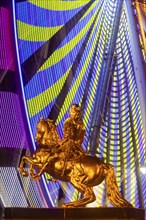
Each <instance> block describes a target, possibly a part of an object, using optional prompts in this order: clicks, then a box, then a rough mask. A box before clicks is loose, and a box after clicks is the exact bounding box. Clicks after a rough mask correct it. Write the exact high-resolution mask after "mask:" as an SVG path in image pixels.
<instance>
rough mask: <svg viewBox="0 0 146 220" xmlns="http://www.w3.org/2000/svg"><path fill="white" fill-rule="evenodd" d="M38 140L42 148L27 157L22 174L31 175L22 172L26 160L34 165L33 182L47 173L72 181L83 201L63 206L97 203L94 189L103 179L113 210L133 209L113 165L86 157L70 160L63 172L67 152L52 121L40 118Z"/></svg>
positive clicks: (25, 157) (23, 160) (32, 169)
mask: <svg viewBox="0 0 146 220" xmlns="http://www.w3.org/2000/svg"><path fill="white" fill-rule="evenodd" d="M36 140H37V142H38V143H40V146H41V148H40V149H39V150H38V151H36V153H34V155H33V157H32V158H30V157H27V156H24V157H23V158H22V161H21V163H20V167H19V170H20V172H21V174H22V175H24V176H27V175H28V172H26V171H24V170H23V165H24V163H25V162H26V161H27V162H29V163H30V164H31V167H30V174H31V176H32V179H37V178H40V176H41V174H42V173H43V172H46V173H49V174H50V175H51V176H52V177H54V178H55V179H59V180H62V181H65V182H70V183H71V184H72V185H73V186H74V187H75V188H76V189H77V190H78V191H79V192H80V193H81V194H82V195H83V197H82V198H81V199H79V200H77V201H74V202H69V203H66V204H63V205H62V207H80V206H85V205H86V204H88V203H91V202H93V201H95V199H96V197H95V194H94V191H93V187H94V186H97V185H99V184H100V183H101V182H102V181H103V180H105V182H106V189H107V196H108V200H109V201H110V203H111V204H112V205H113V206H114V207H133V206H132V205H131V204H130V203H129V202H128V201H126V200H125V199H124V198H123V197H122V196H121V194H120V192H119V190H118V186H117V182H116V178H115V174H114V168H113V166H112V165H110V164H106V163H103V162H102V161H101V160H100V159H99V158H97V157H93V156H90V155H83V156H82V157H81V158H79V159H78V160H76V161H72V160H70V161H67V163H66V166H65V171H64V172H63V170H64V152H62V151H61V147H60V145H59V141H60V140H59V136H58V134H57V130H56V127H55V125H54V123H53V122H52V121H51V120H49V119H47V120H43V119H42V118H41V119H40V121H39V123H38V124H37V134H36ZM33 166H37V167H38V168H39V173H37V174H35V173H34V168H33ZM62 174H63V175H62Z"/></svg>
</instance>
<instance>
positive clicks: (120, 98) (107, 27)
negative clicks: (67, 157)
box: [16, 0, 146, 207]
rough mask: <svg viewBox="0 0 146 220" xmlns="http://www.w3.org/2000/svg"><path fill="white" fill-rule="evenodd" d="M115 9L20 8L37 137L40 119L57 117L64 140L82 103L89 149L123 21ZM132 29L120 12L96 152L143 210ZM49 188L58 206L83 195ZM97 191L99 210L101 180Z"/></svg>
mask: <svg viewBox="0 0 146 220" xmlns="http://www.w3.org/2000/svg"><path fill="white" fill-rule="evenodd" d="M118 4H119V2H118V1H114V0H110V1H108V0H107V1H103V0H96V1H95V0H94V1H92V0H86V1H61V0H60V1H55V2H54V1H45V0H41V1H35V0H30V1H27V2H23V3H18V4H16V15H17V29H18V40H19V53H20V60H21V66H22V77H23V83H24V91H25V97H26V101H27V108H28V113H29V117H30V124H31V128H32V133H33V135H34V136H35V133H36V123H37V122H38V121H39V118H40V116H43V117H44V118H45V117H49V118H51V119H53V120H54V122H55V123H56V124H57V127H58V131H59V134H60V137H62V129H63V122H64V120H65V119H66V118H67V117H68V110H69V106H70V105H71V104H72V103H79V104H80V105H81V107H82V109H83V120H84V124H85V126H86V138H85V141H84V143H83V147H84V149H85V150H87V149H89V150H92V149H90V146H89V143H90V138H91V135H90V132H91V130H92V124H91V121H92V117H94V115H93V112H94V107H95V103H96V100H97V98H99V97H100V95H101V91H97V88H98V86H99V85H100V84H101V85H102V81H101V80H100V79H101V78H102V76H101V73H102V68H103V63H104V62H105V59H106V58H108V56H109V47H110V44H111V42H112V37H113V36H112V34H113V30H114V27H115V23H116V22H118V21H117V19H118V17H117V6H118ZM30 15H31V16H30ZM128 31H129V30H128V26H127V20H126V12H125V10H124V7H123V9H122V14H121V18H120V25H119V31H118V35H117V40H116V44H115V45H113V46H114V47H115V50H114V57H115V63H114V66H113V70H112V71H111V69H109V71H110V74H111V77H110V83H109V86H108V97H106V98H107V102H106V105H105V111H104V112H105V114H104V115H102V117H103V119H104V122H103V125H102V127H101V132H100V140H99V149H98V151H99V152H101V153H102V155H103V156H104V157H105V160H106V162H107V163H111V164H113V165H114V166H115V169H116V175H117V180H118V185H119V188H120V190H121V192H122V194H123V195H124V196H125V197H126V198H127V200H128V201H130V202H131V203H132V204H133V205H135V206H136V207H141V206H143V204H142V201H144V203H145V201H146V198H145V195H144V194H143V193H142V191H144V181H145V177H144V176H140V174H139V165H140V163H142V162H144V135H143V127H142V120H141V110H140V105H139V96H138V92H137V87H136V80H135V72H134V68H133V60H132V54H131V46H130V36H129V32H128ZM105 89H107V88H105ZM46 178H47V175H46ZM46 185H47V187H48V192H49V196H51V198H52V200H53V202H54V206H57V205H58V192H59V190H60V188H61V189H62V191H63V192H64V193H65V195H64V198H63V199H64V200H65V201H67V200H75V199H76V198H78V196H79V195H78V193H77V192H76V191H74V190H73V188H72V187H71V186H70V185H68V184H63V183H61V184H60V183H46ZM68 192H70V193H68ZM95 192H96V194H97V201H96V202H95V203H94V205H95V206H98V205H101V203H102V204H107V199H106V195H105V185H104V183H103V184H101V185H100V186H99V187H96V189H95ZM92 205H93V204H92Z"/></svg>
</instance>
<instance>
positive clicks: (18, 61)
mask: <svg viewBox="0 0 146 220" xmlns="http://www.w3.org/2000/svg"><path fill="white" fill-rule="evenodd" d="M12 10H13V27H14V37H15V47H16V54H17V63H18V69H19V76H20V83H21V89H22V95H23V102H24V107H25V113H26V117H27V122H28V126H29V132H30V136H31V140H32V143H33V148H34V150H35V149H36V146H35V142H34V139H33V135H32V131H31V127H30V123H29V116H28V112H27V106H26V101H25V94H24V89H23V80H22V72H21V64H20V59H19V50H18V41H17V31H16V30H17V28H16V23H15V21H16V14H15V0H12ZM43 183H44V186H45V189H46V191H47V194H48V196H49V199H50V201H51V204H52V206H54V203H53V201H52V198H51V196H50V192H49V191H48V188H47V185H46V181H45V179H44V177H43Z"/></svg>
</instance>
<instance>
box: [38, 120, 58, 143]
mask: <svg viewBox="0 0 146 220" xmlns="http://www.w3.org/2000/svg"><path fill="white" fill-rule="evenodd" d="M35 139H36V142H37V143H38V144H39V145H48V146H52V145H54V146H55V145H58V144H59V141H60V138H59V135H58V132H57V130H56V125H55V124H54V122H53V121H52V120H50V119H43V118H42V117H41V118H40V121H39V122H38V123H37V133H36V137H35Z"/></svg>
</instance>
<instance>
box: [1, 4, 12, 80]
mask: <svg viewBox="0 0 146 220" xmlns="http://www.w3.org/2000/svg"><path fill="white" fill-rule="evenodd" d="M0 27H1V40H0V52H1V53H0V70H5V71H6V70H8V69H9V70H14V62H13V53H12V44H11V41H10V39H9V34H10V32H11V27H10V17H9V11H8V9H7V8H5V7H2V6H1V7H0ZM5 27H7V28H5ZM6 72H7V71H6ZM6 72H5V73H4V75H5V74H6ZM1 78H3V76H1Z"/></svg>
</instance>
